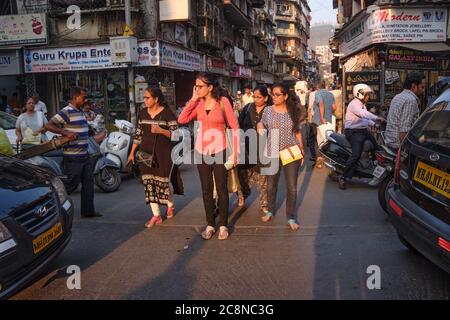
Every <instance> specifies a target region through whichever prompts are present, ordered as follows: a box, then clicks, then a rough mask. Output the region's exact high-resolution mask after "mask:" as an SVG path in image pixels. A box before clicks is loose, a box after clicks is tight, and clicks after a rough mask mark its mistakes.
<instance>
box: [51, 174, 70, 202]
mask: <svg viewBox="0 0 450 320" xmlns="http://www.w3.org/2000/svg"><path fill="white" fill-rule="evenodd" d="M52 185H53V187H54V188H55V190H56V193H57V194H58V198H59V203H61V204H63V203H64V202H65V201H66V200H67V191H66V187H65V186H64V183H63V182H62V181H61V179H59V178H57V177H55V178H53V179H52Z"/></svg>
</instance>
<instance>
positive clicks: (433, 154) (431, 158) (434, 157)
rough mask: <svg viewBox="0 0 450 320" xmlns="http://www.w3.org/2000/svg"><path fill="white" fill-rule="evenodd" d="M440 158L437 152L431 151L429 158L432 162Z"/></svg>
mask: <svg viewBox="0 0 450 320" xmlns="http://www.w3.org/2000/svg"><path fill="white" fill-rule="evenodd" d="M440 158H441V157H439V155H438V154H437V153H432V154H431V155H430V160H431V161H433V162H436V161H438V160H439V159H440Z"/></svg>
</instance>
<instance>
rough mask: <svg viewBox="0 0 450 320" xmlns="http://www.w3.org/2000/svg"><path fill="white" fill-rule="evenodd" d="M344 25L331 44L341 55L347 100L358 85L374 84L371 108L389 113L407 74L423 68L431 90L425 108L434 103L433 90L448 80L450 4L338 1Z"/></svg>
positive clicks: (449, 73) (440, 2) (342, 24)
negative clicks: (438, 84)
mask: <svg viewBox="0 0 450 320" xmlns="http://www.w3.org/2000/svg"><path fill="white" fill-rule="evenodd" d="M333 5H334V7H335V8H337V9H338V17H337V21H338V23H340V25H339V29H337V31H336V35H335V36H334V38H333V39H332V40H331V47H332V50H333V51H334V52H335V53H336V55H338V56H339V57H340V58H339V65H340V66H341V72H342V79H343V84H344V86H343V87H344V90H345V92H344V96H345V102H346V103H348V102H349V101H350V100H351V99H352V98H353V97H352V93H351V92H352V88H353V85H355V84H356V83H358V82H366V83H367V84H369V85H371V87H372V88H373V89H374V91H375V95H374V97H373V99H372V101H370V105H371V106H372V107H373V109H374V110H375V111H387V109H388V108H389V105H390V102H391V100H392V98H393V97H394V96H395V95H396V94H397V93H399V92H401V91H402V89H403V87H402V84H403V82H404V80H405V78H406V75H407V73H408V72H409V71H412V70H421V71H423V72H424V74H425V76H426V78H427V88H426V89H427V90H426V94H425V96H424V97H423V98H422V102H421V109H422V110H423V109H425V108H426V106H427V105H428V102H429V100H430V99H432V94H433V93H432V92H430V89H431V87H432V86H433V84H434V83H436V82H437V81H438V80H439V79H440V78H441V77H443V76H450V45H449V44H450V41H449V40H450V31H449V28H450V25H449V14H450V13H449V9H450V1H445V0H444V1H436V0H435V1H415V2H411V3H404V2H401V1H387V0H383V1H362V0H358V1H356V0H351V1H346V0H334V1H333Z"/></svg>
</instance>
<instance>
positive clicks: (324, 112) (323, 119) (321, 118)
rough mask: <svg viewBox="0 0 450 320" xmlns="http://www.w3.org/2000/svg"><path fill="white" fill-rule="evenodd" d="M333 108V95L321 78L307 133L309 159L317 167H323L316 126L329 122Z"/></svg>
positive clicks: (334, 106)
mask: <svg viewBox="0 0 450 320" xmlns="http://www.w3.org/2000/svg"><path fill="white" fill-rule="evenodd" d="M335 110H336V104H335V101H334V96H333V94H332V93H331V92H329V91H328V90H326V83H325V81H323V80H322V81H320V82H319V84H318V85H317V91H316V93H315V100H314V106H313V118H312V123H311V125H310V131H309V135H308V145H309V148H310V151H311V160H312V161H314V164H313V166H314V165H315V166H316V168H318V169H320V168H322V167H323V157H321V156H320V153H319V145H318V144H317V127H318V126H320V125H322V124H326V123H331V121H332V119H331V117H332V115H333V112H334V111H335Z"/></svg>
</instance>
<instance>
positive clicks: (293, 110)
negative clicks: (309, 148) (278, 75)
mask: <svg viewBox="0 0 450 320" xmlns="http://www.w3.org/2000/svg"><path fill="white" fill-rule="evenodd" d="M275 88H280V90H281V93H283V94H287V95H288V98H287V100H286V105H287V110H288V113H289V115H290V117H291V120H292V124H293V127H292V131H293V132H294V133H297V132H298V131H299V130H300V113H299V110H298V109H297V101H296V99H295V98H296V95H295V94H294V92H292V91H291V90H290V89H289V86H287V85H285V84H284V83H277V84H275V85H274V86H273V87H272V91H273V89H275Z"/></svg>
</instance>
